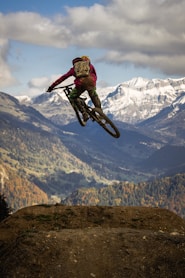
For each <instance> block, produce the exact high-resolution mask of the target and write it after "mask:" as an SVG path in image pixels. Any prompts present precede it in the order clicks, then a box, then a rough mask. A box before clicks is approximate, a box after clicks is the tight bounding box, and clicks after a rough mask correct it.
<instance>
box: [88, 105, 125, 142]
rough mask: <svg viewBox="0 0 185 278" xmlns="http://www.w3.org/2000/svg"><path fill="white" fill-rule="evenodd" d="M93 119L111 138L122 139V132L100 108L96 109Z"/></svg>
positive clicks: (92, 114) (92, 115)
mask: <svg viewBox="0 0 185 278" xmlns="http://www.w3.org/2000/svg"><path fill="white" fill-rule="evenodd" d="M91 117H92V118H93V119H94V120H95V121H96V122H97V123H98V124H99V125H100V126H101V127H102V128H103V129H104V130H105V131H106V132H108V133H109V134H110V135H111V136H113V137H115V138H119V137H120V132H119V130H118V129H117V127H116V126H115V125H114V124H113V122H112V121H111V120H110V119H109V118H108V117H107V116H106V115H105V114H104V113H103V111H102V110H101V109H100V108H94V109H93V113H91Z"/></svg>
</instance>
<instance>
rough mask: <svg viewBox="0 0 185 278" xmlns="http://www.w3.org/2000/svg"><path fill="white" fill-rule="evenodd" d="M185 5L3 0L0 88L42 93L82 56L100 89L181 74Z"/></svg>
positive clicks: (167, 0) (161, 0) (164, 0)
mask: <svg viewBox="0 0 185 278" xmlns="http://www.w3.org/2000/svg"><path fill="white" fill-rule="evenodd" d="M2 2H3V3H2ZM184 10H185V1H184V0H176V1H172V0H156V1H153V0H141V1H137V0H130V1H128V0H99V1H92V0H91V1H88V0H84V1H83V0H81V1H80V0H79V1H76V0H73V1H61V0H53V1H50V0H45V1H38V0H32V1H27V0H17V1H15V0H6V1H1V4H0V91H4V92H6V93H9V94H12V95H29V96H34V95H37V94H40V93H42V92H43V91H45V90H46V89H47V87H48V86H49V85H50V84H51V83H52V82H53V81H55V79H56V78H58V77H59V76H60V75H62V74H63V73H66V72H67V71H68V70H69V68H70V67H71V60H72V59H73V58H74V57H77V56H81V55H88V56H90V58H91V61H92V63H93V64H94V66H95V67H96V70H97V74H98V83H97V87H101V86H103V87H105V86H115V85H117V84H119V83H122V82H124V81H128V80H130V79H132V78H134V77H138V76H141V77H144V78H149V79H152V78H168V77H171V78H180V77H183V76H185V74H184V64H185V31H184V30H185V29H184V25H185V17H184Z"/></svg>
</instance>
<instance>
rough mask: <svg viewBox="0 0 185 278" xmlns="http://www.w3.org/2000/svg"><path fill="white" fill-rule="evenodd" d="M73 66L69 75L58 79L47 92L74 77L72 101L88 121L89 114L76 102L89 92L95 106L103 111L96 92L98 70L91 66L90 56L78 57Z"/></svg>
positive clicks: (73, 61) (66, 74)
mask: <svg viewBox="0 0 185 278" xmlns="http://www.w3.org/2000/svg"><path fill="white" fill-rule="evenodd" d="M72 64H73V67H72V68H70V70H69V71H68V72H67V73H65V74H63V75H62V76H61V77H60V78H58V79H57V80H56V81H55V82H54V83H52V84H51V85H50V86H49V88H48V90H47V92H51V91H52V90H53V89H54V88H55V87H56V86H57V85H58V84H60V83H61V82H63V81H64V80H66V79H67V78H69V77H70V76H74V77H75V80H74V84H75V87H74V88H73V90H72V91H71V93H70V96H69V97H70V101H71V102H72V103H74V104H76V105H77V106H78V108H79V110H80V111H81V112H82V115H83V119H84V121H87V120H88V114H87V113H86V112H85V111H83V109H82V107H80V104H79V103H78V102H77V101H76V100H77V98H78V97H79V96H80V95H81V94H82V93H83V92H84V91H87V92H88V94H89V97H90V98H91V100H92V102H93V104H94V106H95V107H97V108H100V109H101V102H100V99H99V96H98V94H97V92H96V80H97V74H96V70H95V68H94V66H93V65H92V64H91V61H90V59H89V57H88V56H82V57H77V58H75V59H73V60H72Z"/></svg>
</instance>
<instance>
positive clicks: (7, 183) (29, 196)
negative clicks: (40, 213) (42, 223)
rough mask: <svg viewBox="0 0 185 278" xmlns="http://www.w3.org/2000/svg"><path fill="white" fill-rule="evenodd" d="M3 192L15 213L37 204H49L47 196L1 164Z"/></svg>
mask: <svg viewBox="0 0 185 278" xmlns="http://www.w3.org/2000/svg"><path fill="white" fill-rule="evenodd" d="M0 177H1V192H3V193H4V196H5V197H6V201H7V202H8V205H9V206H10V207H11V209H12V210H13V211H15V210H17V209H20V208H22V207H26V206H31V205H35V204H43V203H48V196H47V194H46V193H45V192H44V191H43V190H41V189H40V188H39V187H38V186H36V185H35V184H34V183H32V182H30V181H28V180H27V179H25V178H24V177H23V176H22V175H18V174H17V173H16V171H15V170H12V169H11V168H10V167H8V166H6V165H3V164H0Z"/></svg>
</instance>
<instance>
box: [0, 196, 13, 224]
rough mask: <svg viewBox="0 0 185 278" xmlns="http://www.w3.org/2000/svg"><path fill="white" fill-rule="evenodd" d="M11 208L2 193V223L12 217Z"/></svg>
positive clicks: (0, 213)
mask: <svg viewBox="0 0 185 278" xmlns="http://www.w3.org/2000/svg"><path fill="white" fill-rule="evenodd" d="M10 212H11V208H9V206H8V204H7V202H6V200H5V196H4V195H3V194H1V193H0V222H1V221H2V220H3V219H5V218H6V217H8V216H9V215H10Z"/></svg>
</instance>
